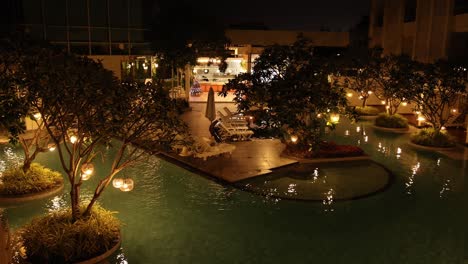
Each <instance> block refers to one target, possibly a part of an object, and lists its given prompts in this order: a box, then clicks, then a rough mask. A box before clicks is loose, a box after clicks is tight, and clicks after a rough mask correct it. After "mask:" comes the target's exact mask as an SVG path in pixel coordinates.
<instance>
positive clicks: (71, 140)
mask: <svg viewBox="0 0 468 264" xmlns="http://www.w3.org/2000/svg"><path fill="white" fill-rule="evenodd" d="M77 140H78V138H77V137H76V136H71V137H70V142H71V143H72V144H75V142H76V141H77Z"/></svg>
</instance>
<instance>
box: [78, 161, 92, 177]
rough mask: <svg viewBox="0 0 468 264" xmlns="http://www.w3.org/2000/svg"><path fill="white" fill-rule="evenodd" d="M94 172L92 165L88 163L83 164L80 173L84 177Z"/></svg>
mask: <svg viewBox="0 0 468 264" xmlns="http://www.w3.org/2000/svg"><path fill="white" fill-rule="evenodd" d="M93 172H94V165H93V164H92V163H89V162H85V163H83V164H82V165H81V173H83V174H84V175H91V174H93Z"/></svg>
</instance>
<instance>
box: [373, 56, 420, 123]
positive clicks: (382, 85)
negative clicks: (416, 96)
mask: <svg viewBox="0 0 468 264" xmlns="http://www.w3.org/2000/svg"><path fill="white" fill-rule="evenodd" d="M375 59H376V61H377V64H376V67H375V71H374V73H373V79H374V80H375V82H376V84H377V89H376V91H375V95H376V96H377V98H379V99H380V100H382V101H385V104H386V108H387V112H388V114H390V115H394V114H396V113H397V111H398V107H399V106H400V104H401V103H402V102H404V101H406V102H408V101H409V100H410V98H412V96H411V95H412V94H411V91H412V90H411V87H412V85H413V84H414V82H415V79H416V76H415V72H416V71H417V63H416V62H414V61H412V60H411V58H409V57H408V56H405V55H388V56H383V57H380V58H375Z"/></svg>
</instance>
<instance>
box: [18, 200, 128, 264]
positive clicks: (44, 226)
mask: <svg viewBox="0 0 468 264" xmlns="http://www.w3.org/2000/svg"><path fill="white" fill-rule="evenodd" d="M81 209H82V211H84V209H85V207H82V208H81ZM71 219H72V217H71V209H66V210H61V211H56V212H52V213H49V214H48V215H46V216H42V217H38V218H34V219H33V220H32V221H31V223H29V224H27V225H26V226H25V227H24V228H22V229H21V230H20V231H19V232H20V233H19V234H20V236H21V242H22V244H23V246H24V249H25V254H26V258H27V260H28V261H30V262H32V263H75V262H77V261H83V260H86V259H90V258H93V257H96V256H99V255H101V254H103V253H105V252H106V251H107V250H109V249H111V248H112V247H114V246H115V245H116V243H117V241H118V239H119V236H120V231H119V230H120V223H119V220H118V219H117V218H115V217H114V216H113V212H110V211H107V210H105V209H103V208H101V207H100V206H94V207H93V209H92V211H91V215H90V216H89V217H86V218H80V219H78V220H77V221H76V222H74V223H73V222H72V220H71Z"/></svg>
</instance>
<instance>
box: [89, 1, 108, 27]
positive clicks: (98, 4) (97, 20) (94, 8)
mask: <svg viewBox="0 0 468 264" xmlns="http://www.w3.org/2000/svg"><path fill="white" fill-rule="evenodd" d="M89 5H90V11H89V13H90V20H91V25H92V26H95V27H106V26H107V0H90V1H89Z"/></svg>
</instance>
